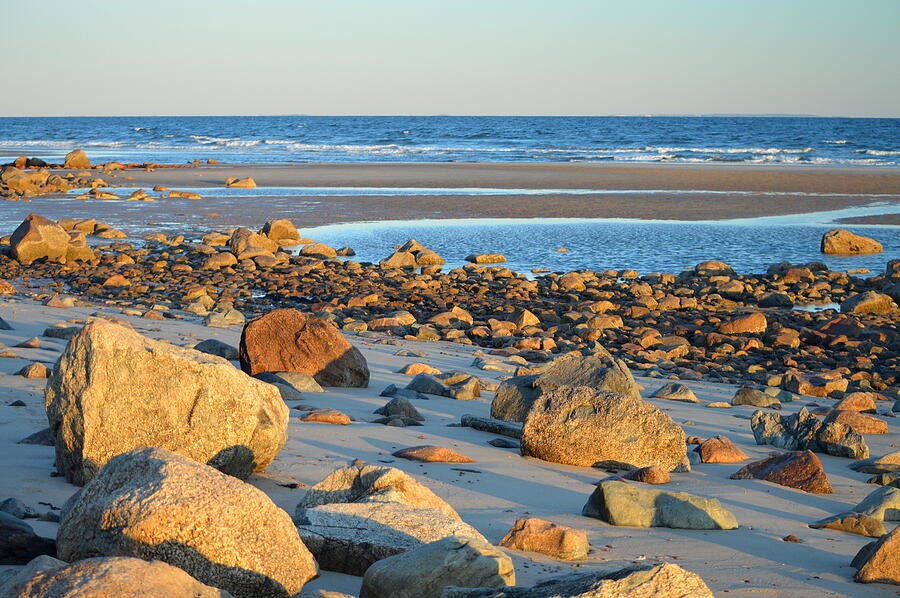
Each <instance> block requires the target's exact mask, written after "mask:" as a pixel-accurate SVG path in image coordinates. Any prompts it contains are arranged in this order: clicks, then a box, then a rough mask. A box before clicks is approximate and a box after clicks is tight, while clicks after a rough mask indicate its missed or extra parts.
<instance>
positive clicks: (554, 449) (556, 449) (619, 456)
mask: <svg viewBox="0 0 900 598" xmlns="http://www.w3.org/2000/svg"><path fill="white" fill-rule="evenodd" d="M522 454H523V455H525V456H528V457H536V458H538V459H543V460H545V461H552V462H554V463H564V464H566V465H578V466H581V467H602V466H606V467H620V468H624V469H638V468H641V467H647V466H650V465H658V466H660V467H662V468H664V469H666V470H669V471H672V470H676V471H687V470H690V464H689V461H688V458H687V452H686V449H685V442H684V431H683V430H682V429H681V427H680V426H678V425H677V424H675V422H674V421H672V418H671V417H669V416H668V415H667V414H666V413H664V412H663V411H661V410H659V409H657V408H656V407H654V406H653V405H651V404H650V403H647V402H646V401H643V400H641V399H636V398H634V397H629V396H625V395H622V394H618V393H614V392H604V391H597V390H594V389H593V388H588V387H585V386H579V387H574V388H573V387H567V386H561V387H559V388H557V389H555V390H552V391H550V392H547V393H544V394H543V395H542V396H541V397H540V399H538V400H537V401H535V403H534V404H533V405H532V407H531V409H530V410H529V411H528V416H527V419H526V420H525V425H524V426H523V428H522Z"/></svg>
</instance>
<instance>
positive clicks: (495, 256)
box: [466, 253, 506, 264]
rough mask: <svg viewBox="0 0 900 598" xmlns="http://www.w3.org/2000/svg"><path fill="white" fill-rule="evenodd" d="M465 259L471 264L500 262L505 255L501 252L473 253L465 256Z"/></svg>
mask: <svg viewBox="0 0 900 598" xmlns="http://www.w3.org/2000/svg"><path fill="white" fill-rule="evenodd" d="M466 261H467V262H471V263H473V264H502V263H503V262H505V261H506V256H505V255H503V254H502V253H473V254H471V255H467V256H466Z"/></svg>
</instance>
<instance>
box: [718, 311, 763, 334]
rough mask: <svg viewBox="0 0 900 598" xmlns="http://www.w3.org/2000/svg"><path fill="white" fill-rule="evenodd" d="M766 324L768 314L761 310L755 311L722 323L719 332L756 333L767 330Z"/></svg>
mask: <svg viewBox="0 0 900 598" xmlns="http://www.w3.org/2000/svg"><path fill="white" fill-rule="evenodd" d="M766 326H767V322H766V316H764V315H763V314H761V313H760V312H754V313H752V314H748V315H746V316H741V317H739V318H735V319H733V320H731V321H730V322H725V323H724V324H721V325H720V326H719V332H721V333H722V334H755V333H761V332H765V331H766Z"/></svg>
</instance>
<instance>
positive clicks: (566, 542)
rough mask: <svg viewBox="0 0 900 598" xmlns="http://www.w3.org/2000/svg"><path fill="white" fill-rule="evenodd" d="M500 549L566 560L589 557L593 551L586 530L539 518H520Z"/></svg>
mask: <svg viewBox="0 0 900 598" xmlns="http://www.w3.org/2000/svg"><path fill="white" fill-rule="evenodd" d="M500 546H503V547H505V548H511V549H513V550H523V551H525V552H537V553H540V554H546V555H547V556H551V557H553V558H555V559H560V560H563V561H577V560H581V559H583V558H586V557H587V554H588V550H589V549H590V544H589V543H588V536H587V532H586V531H584V530H582V529H576V528H574V527H568V526H565V525H557V524H555V523H552V522H550V521H545V520H543V519H538V518H537V517H522V518H520V519H517V520H516V522H515V524H513V526H512V527H511V528H510V529H509V531H508V532H506V535H505V536H503V539H502V540H500Z"/></svg>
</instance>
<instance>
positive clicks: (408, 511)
mask: <svg viewBox="0 0 900 598" xmlns="http://www.w3.org/2000/svg"><path fill="white" fill-rule="evenodd" d="M294 519H295V521H296V523H297V530H298V531H299V532H300V537H301V538H302V539H303V543H304V544H306V546H307V547H308V548H309V550H310V552H312V553H313V555H314V556H315V557H316V561H317V562H318V563H319V566H320V567H322V568H323V569H325V570H326V571H336V572H338V573H346V574H348V575H362V574H363V573H364V572H365V571H366V569H368V568H369V567H370V566H372V565H373V564H374V563H375V562H376V561H380V560H381V559H385V558H387V557H389V556H393V555H395V554H399V553H401V552H405V551H407V550H411V549H413V548H418V547H419V546H422V545H423V544H427V543H429V542H434V541H436V540H441V539H443V538H447V537H450V536H462V537H465V538H473V539H475V540H481V541H483V542H487V540H485V539H484V537H483V536H482V535H481V534H480V533H478V531H477V530H475V528H473V527H471V526H470V525H468V524H466V523H463V522H462V521H460V520H459V519H457V518H454V517H451V516H450V515H448V514H447V513H446V512H444V511H441V510H439V509H423V508H418V507H412V506H409V505H407V504H403V503H399V502H380V501H372V502H356V503H333V504H325V505H321V506H318V507H311V508H298V509H297V512H296V514H295V516H294Z"/></svg>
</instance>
